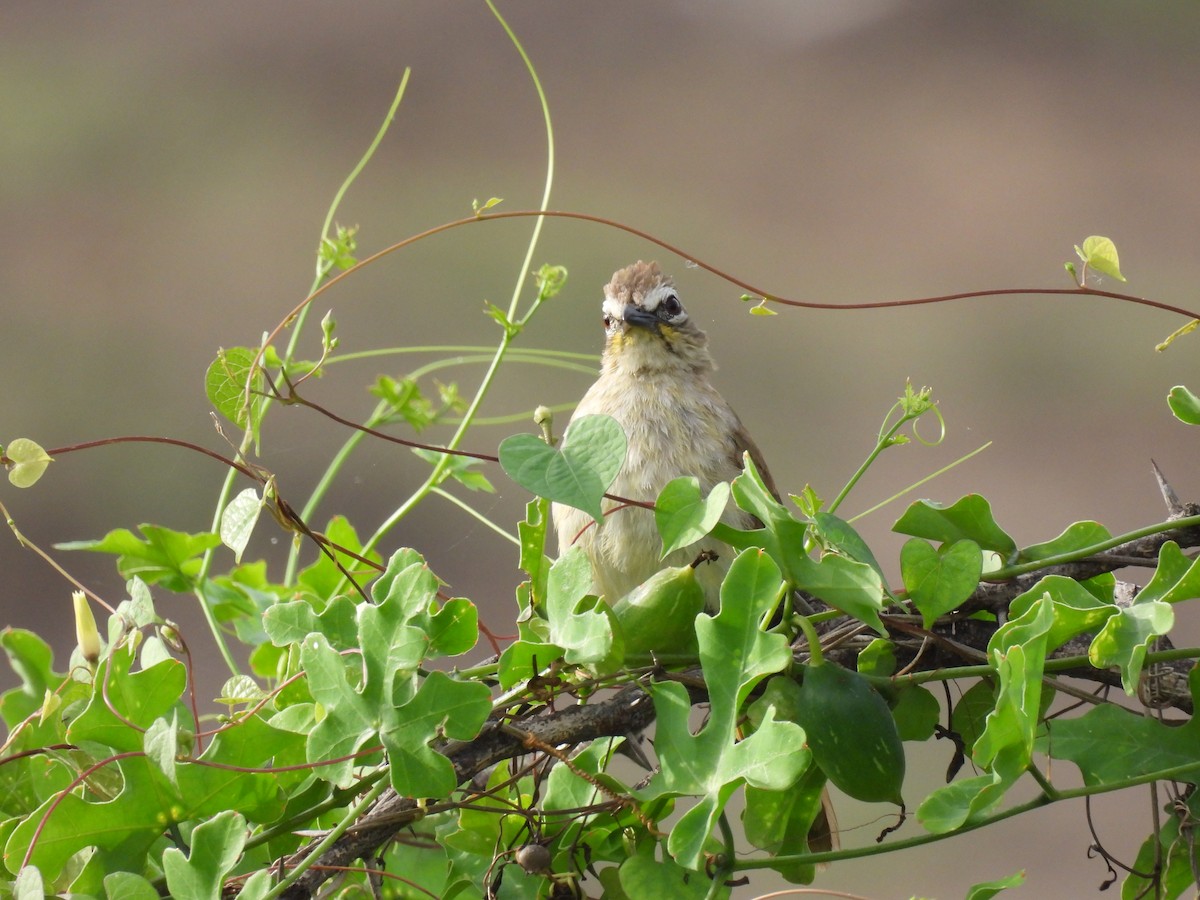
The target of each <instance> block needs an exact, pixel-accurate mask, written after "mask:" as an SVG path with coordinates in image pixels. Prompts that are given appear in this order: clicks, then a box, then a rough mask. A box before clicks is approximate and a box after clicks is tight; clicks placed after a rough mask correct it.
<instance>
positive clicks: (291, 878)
mask: <svg viewBox="0 0 1200 900" xmlns="http://www.w3.org/2000/svg"><path fill="white" fill-rule="evenodd" d="M388 785H389V782H387V781H386V780H381V781H380V782H379V783H378V784H376V785H375V786H374V787H372V788H371V790H369V791H368V792H367V793H366V794H365V795H364V796H363V798H362V799H361V800H359V801H358V803H355V804H354V805H353V806H351V807H350V808H349V809H348V810H347V811H346V814H345V815H344V816H342V818H341V819H340V820H339V821H338V823H337V825H335V826H334V827H333V828H331V829H330V830H329V833H328V834H326V835H325V837H323V838H321V840H320V841H318V842H317V844H316V845H315V846H313V848H312V849H311V850H310V851H309V852H308V855H307V856H305V857H304V859H303V860H302V861H301V862H300V864H299V865H297V866H296V867H295V868H293V869H291V870H290V871H289V872H288V873H287V875H286V876H285V877H284V878H283V879H282V880H281V881H279V882H278V883H277V884H276V885H275V886H274V887H273V888H271V890H269V891H267V893H265V894H263V900H273V898H275V897H282V896H283V894H284V893H285V892H286V891H287V889H288V888H290V887H291V886H292V885H293V884H295V883H296V882H297V881H298V880H299V879H300V877H301V876H302V875H303V874H304V873H305V872H307V871H308V870H309V868H310V867H311V866H313V865H314V864H315V863H316V862H317V861H318V860H319V859H320V858H321V855H322V854H323V853H324V852H325V851H326V850H328V849H329V848H330V847H332V846H333V844H334V842H335V841H337V839H338V838H340V837H341V836H342V835H343V834H345V833H346V832H347V831H348V830H349V829H350V827H351V826H353V825H354V823H355V822H357V821H358V818H359V816H361V815H362V814H363V813H364V812H366V811H367V810H368V809H370V807H371V804H372V803H374V802H375V801H376V800H377V799H378V798H379V795H380V794H382V793H383V792H384V791H385V790H387V788H388Z"/></svg>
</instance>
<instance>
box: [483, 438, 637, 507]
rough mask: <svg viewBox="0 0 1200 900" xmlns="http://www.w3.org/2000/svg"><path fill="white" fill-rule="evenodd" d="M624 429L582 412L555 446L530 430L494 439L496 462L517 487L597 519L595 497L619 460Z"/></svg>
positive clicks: (610, 480) (600, 495)
mask: <svg viewBox="0 0 1200 900" xmlns="http://www.w3.org/2000/svg"><path fill="white" fill-rule="evenodd" d="M625 447H626V440H625V431H624V430H623V429H622V428H621V426H620V424H618V423H617V420H616V419H614V418H612V417H611V416H599V415H596V416H583V417H582V418H579V419H576V420H575V421H573V422H572V423H571V426H570V428H568V429H567V433H566V436H565V437H564V438H563V442H562V446H561V447H551V446H550V445H549V444H547V443H546V442H545V441H543V440H542V439H541V438H538V437H534V436H533V435H532V434H515V435H513V436H512V437H510V438H506V439H505V440H503V441H502V442H501V443H500V465H501V466H502V467H503V468H504V471H505V472H506V473H507V474H508V477H509V478H511V479H512V480H513V481H515V482H516V483H517V484H519V485H521V487H523V488H525V489H526V490H528V491H531V492H533V493H534V494H537V495H538V496H539V497H546V498H547V499H549V500H553V501H554V502H555V503H564V504H566V505H567V506H573V507H575V508H576V509H581V510H583V511H584V512H586V513H588V514H589V515H590V516H591V517H592V518H593V519H595V520H596V521H597V522H599V521H600V518H601V516H602V515H603V514H604V511H603V509H602V508H601V506H600V501H601V500H602V499H603V497H604V492H605V491H607V490H608V487H609V485H611V484H612V483H613V480H614V479H615V478H616V477H617V473H618V472H620V471H621V466H622V464H623V463H624V462H625Z"/></svg>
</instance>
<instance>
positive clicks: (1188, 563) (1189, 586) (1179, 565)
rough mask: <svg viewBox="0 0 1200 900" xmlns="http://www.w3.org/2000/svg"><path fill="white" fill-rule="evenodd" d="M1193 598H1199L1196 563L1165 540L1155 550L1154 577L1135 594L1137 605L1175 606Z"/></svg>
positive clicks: (1199, 569) (1199, 564)
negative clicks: (1158, 601)
mask: <svg viewBox="0 0 1200 900" xmlns="http://www.w3.org/2000/svg"><path fill="white" fill-rule="evenodd" d="M1196 597H1200V560H1191V559H1188V558H1187V557H1186V556H1184V555H1183V552H1182V551H1181V550H1180V549H1179V545H1178V544H1177V543H1175V542H1174V541H1167V542H1166V543H1165V544H1163V545H1162V549H1160V550H1159V551H1158V566H1157V567H1156V568H1155V570H1154V576H1153V577H1152V578H1151V579H1150V581H1149V582H1148V583H1147V584H1146V586H1145V587H1144V588H1142V590H1141V591H1140V592H1139V593H1138V595H1137V602H1138V603H1147V602H1149V601H1151V600H1161V601H1162V602H1163V603H1179V602H1180V601H1181V600H1192V599H1194V598H1196Z"/></svg>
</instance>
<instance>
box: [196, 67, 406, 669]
mask: <svg viewBox="0 0 1200 900" xmlns="http://www.w3.org/2000/svg"><path fill="white" fill-rule="evenodd" d="M408 76H409V70H408V69H405V70H404V76H403V77H402V78H401V80H400V87H399V88H398V89H397V90H396V96H395V98H394V99H393V100H392V105H391V106H390V107H389V108H388V114H387V116H386V117H385V118H384V121H383V124H382V125H381V126H380V129H379V131H378V132H377V133H376V135H375V139H374V140H373V141H371V144H370V146H369V147H368V148H367V152H366V153H364V154H363V156H362V159H360V160H359V161H358V164H357V165H356V166H355V167H354V168H353V169H352V170H351V172H350V174H349V175H348V176H347V177H346V179H345V180H344V181H343V182H342V185H341V187H339V188H338V190H337V193H336V194H335V195H334V198H333V202H332V203H330V205H329V210H328V212H327V213H326V215H325V222H324V224H323V225H322V228H321V239H322V240H324V238H325V235H326V234H328V233H329V226H330V224H331V223H332V222H333V218H334V216H335V215H336V214H337V209H338V206H339V205H340V204H341V202H342V198H343V197H344V196H345V194H346V191H347V190H348V189H349V187H350V185H351V184H353V183H354V180H355V179H356V178H357V177H358V175H359V173H360V172H362V170H363V167H364V166H366V164H367V162H368V161H369V160H370V159H371V157H372V156H373V155H374V153H375V150H376V149H377V148H378V147H379V144H380V142H381V141H382V140H383V136H384V134H386V133H387V129H388V126H390V125H391V123H392V120H393V119H394V118H395V115H396V110H397V109H398V108H399V106H400V101H401V99H402V98H403V97H404V88H405V85H407V84H408ZM319 246H320V242H318V247H319ZM330 271H332V264H331V263H325V262H323V261H322V260H321V256H320V253H319V252H318V254H317V272H316V276H315V278H314V281H313V285H312V288H311V289H310V290H309V295H310V296H311V295H312V294H313V293H315V292H316V291H317V289H318V288H319V287H320V285H321V283H322V282H323V281H324V280H325V278H326V277H327V276H328V275H329V273H330ZM308 309H309V304H305V305H304V308H303V309H301V310H300V311H299V314H298V315H297V317H296V320H295V327H294V328H293V330H292V337H291V339H290V340H289V341H288V345H287V351H286V354H285V357H284V358H285V359H291V358H292V356H293V354H294V353H295V349H296V345H297V342H298V341H299V338H300V333H301V331H302V330H303V325H304V320H305V317H306V315H307V313H308ZM263 351H265V348H262V349H261V350H260V353H261V352H263ZM247 389H249V388H247ZM271 402H272V401H271V398H270V397H267V398H264V399H263V401H262V414H263V415H265V414H266V411H267V410H268V409H269V408H270V406H271ZM252 420H253V417H252V416H251V415H250V414H249V413H248V414H247V427H246V430H245V432H244V433H243V434H242V440H241V443H240V445H239V446H238V456H239V457H242V456H244V455H245V453H246V452H247V451H248V450H249V449H250V445H251V444H252V443H253V442H254V440H255V430H256V429H255V427H254V424H253V421H252ZM260 420H261V418H260ZM236 476H237V473H236V472H235V471H233V470H230V471H229V472H228V473H227V474H226V476H225V481H224V482H223V483H222V485H221V490H220V491H219V492H218V494H217V504H216V509H215V510H214V511H213V524H212V529H211V530H212V531H214V532H216V531H219V530H220V527H221V516H222V515H223V514H224V512H225V506H226V504H227V503H228V502H229V496H230V494H231V493H232V492H233V484H234V479H235V478H236ZM215 549H216V548H214V549H212V550H208V551H207V552H205V554H204V556H203V558H202V559H201V561H200V571H199V573H198V575H197V578H196V587H195V588H194V589H193V593H194V594H195V596H196V599H197V600H198V601H199V602H200V609H201V610H202V611H203V612H204V617H205V619H206V621H207V622H208V628H209V631H210V632H211V633H212V636H213V640H214V641H215V642H216V645H217V650H218V651H219V652H220V654H221V658H222V659H223V660H225V664H226V665H227V666H228V667H229V671H230V672H232V673H233V674H234V675H238V674H240V669H239V668H238V665H237V662H236V661H235V660H234V658H233V654H232V653H230V651H229V646H228V644H227V643H226V642H225V636H224V634H223V633H222V631H221V627H220V624H219V623H218V622H217V619H216V615H215V614H214V612H213V610H212V607H211V605H210V604H209V603H208V600H207V598H206V596H205V593H204V585H205V583H206V581H207V579H208V574H209V572H211V571H212V566H213V561H214V559H215V558H216V553H215ZM296 552H297V551H296V548H295V545H293V548H292V555H291V556H290V557H289V568H292V569H294V563H293V559H294V556H295V553H296Z"/></svg>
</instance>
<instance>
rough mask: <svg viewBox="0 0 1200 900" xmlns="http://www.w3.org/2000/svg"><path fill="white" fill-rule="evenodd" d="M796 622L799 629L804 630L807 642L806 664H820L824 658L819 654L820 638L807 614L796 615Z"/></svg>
mask: <svg viewBox="0 0 1200 900" xmlns="http://www.w3.org/2000/svg"><path fill="white" fill-rule="evenodd" d="M796 622H797V624H799V626H800V630H801V631H803V632H804V640H805V641H806V642H807V643H808V664H809V665H810V666H819V665H822V664H823V663H824V662H825V658H824V657H823V656H822V655H821V638H820V635H818V634H817V629H815V628H813V624H812V622H811V621H809V618H808V616H796Z"/></svg>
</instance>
